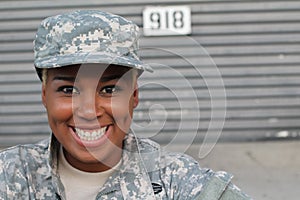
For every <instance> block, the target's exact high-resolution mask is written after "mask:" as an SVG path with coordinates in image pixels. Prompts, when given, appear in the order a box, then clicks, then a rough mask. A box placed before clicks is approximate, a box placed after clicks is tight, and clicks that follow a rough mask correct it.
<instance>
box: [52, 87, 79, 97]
mask: <svg viewBox="0 0 300 200" xmlns="http://www.w3.org/2000/svg"><path fill="white" fill-rule="evenodd" d="M57 91H59V92H63V93H64V94H67V95H74V94H79V90H78V89H77V88H75V87H73V86H62V87H59V88H58V90H57Z"/></svg>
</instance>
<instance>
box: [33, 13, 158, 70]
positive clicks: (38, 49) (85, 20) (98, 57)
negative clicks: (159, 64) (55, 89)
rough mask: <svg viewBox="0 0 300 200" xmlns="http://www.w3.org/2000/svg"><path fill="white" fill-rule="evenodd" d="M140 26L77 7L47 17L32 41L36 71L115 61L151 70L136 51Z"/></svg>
mask: <svg viewBox="0 0 300 200" xmlns="http://www.w3.org/2000/svg"><path fill="white" fill-rule="evenodd" d="M138 38H139V28H138V26H137V25H136V24H134V23H133V22H131V21H129V20H127V19H125V18H123V17H121V16H118V15H114V14H111V13H107V12H102V11H98V10H79V11H74V12H71V13H66V14H61V15H57V16H52V17H49V18H46V19H45V20H43V21H42V23H41V24H40V26H39V27H38V30H37V33H36V37H35V40H34V65H35V67H36V69H37V70H39V69H43V68H55V67H62V66H68V65H73V64H84V63H101V64H115V65H122V66H127V67H132V68H136V69H139V70H140V71H145V70H146V71H152V69H151V67H150V66H148V65H146V64H145V63H143V62H142V61H141V60H140V58H139V56H138V54H137V51H138V48H139V46H138Z"/></svg>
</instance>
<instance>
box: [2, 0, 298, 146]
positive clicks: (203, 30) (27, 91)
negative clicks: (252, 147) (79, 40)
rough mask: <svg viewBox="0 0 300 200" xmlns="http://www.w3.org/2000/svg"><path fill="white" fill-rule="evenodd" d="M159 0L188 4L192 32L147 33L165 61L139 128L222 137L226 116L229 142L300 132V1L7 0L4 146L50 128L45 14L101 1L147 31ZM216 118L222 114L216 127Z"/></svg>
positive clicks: (149, 88)
mask: <svg viewBox="0 0 300 200" xmlns="http://www.w3.org/2000/svg"><path fill="white" fill-rule="evenodd" d="M158 5H160V6H174V5H187V6H189V7H190V8H191V14H192V15H191V16H192V18H191V19H192V33H191V34H190V35H188V36H143V35H142V37H141V41H140V44H141V49H142V51H141V52H140V53H141V56H142V58H143V60H144V61H145V62H148V63H156V64H155V65H154V68H155V71H156V72H155V73H154V74H145V75H144V76H143V77H142V79H141V84H142V87H141V91H140V96H141V100H140V105H139V107H138V108H137V109H136V114H135V116H134V123H135V127H138V126H142V127H146V128H145V129H144V130H145V131H143V130H142V129H141V128H140V129H138V128H137V130H138V131H137V132H138V133H139V134H141V135H143V136H146V137H150V136H151V137H153V138H154V139H155V140H158V141H160V142H169V141H170V140H171V139H173V138H174V137H175V136H179V137H178V138H180V139H183V140H184V138H186V137H188V138H195V139H196V140H197V141H201V140H202V139H203V138H204V137H205V135H206V134H210V135H214V134H215V136H216V137H217V136H218V130H219V129H220V128H222V127H220V126H221V125H222V122H224V127H223V131H222V134H221V137H220V140H221V141H244V140H258V139H268V138H278V137H279V138H281V137H284V138H299V131H298V130H299V126H300V125H299V119H300V114H299V113H300V112H299V111H300V94H299V93H300V90H299V85H300V68H299V63H300V56H299V55H300V47H299V43H300V34H299V33H300V26H299V24H300V14H299V13H300V12H299V11H300V2H299V1H275V0H274V1H269V0H268V1H267V0H265V1H242V0H241V1H204V0H197V1H196V0H187V1H179V0H177V1H175V0H152V1H147V0H146V1H142V0H134V1H127V0H117V1H114V2H103V1H102V2H100V1H94V0H86V1H66V0H62V1H0V146H10V145H14V144H19V143H28V142H34V141H37V140H40V139H42V138H45V137H48V135H49V131H50V130H49V128H48V125H47V117H46V113H45V109H44V108H43V106H42V104H41V98H40V89H41V85H40V82H39V80H38V78H37V76H36V74H35V71H34V68H33V51H32V48H33V45H32V41H33V38H34V34H35V31H36V29H37V26H38V24H39V23H40V22H41V20H42V19H44V18H45V17H47V16H50V15H55V14H59V13H63V12H68V11H71V10H77V9H99V10H103V11H109V12H112V13H115V14H120V15H123V16H124V17H126V18H128V19H130V20H132V21H135V22H136V23H137V24H138V25H139V26H140V27H141V33H142V28H143V20H142V13H143V9H144V8H145V7H146V6H158ZM193 42H196V43H197V44H199V45H195V43H193ZM199 49H200V50H201V52H199ZM205 52H206V53H207V55H204V53H205ZM201 55H202V57H201ZM208 55H209V56H208ZM209 58H211V59H212V61H211V60H209ZM158 63H160V64H161V65H159V64H158ZM191 63H192V64H193V65H192V66H191ZM197 63H199V65H197ZM214 64H215V65H214ZM195 65H196V66H195ZM195 67H196V68H197V70H196V71H195ZM215 67H216V68H215ZM170 69H173V72H172V73H173V74H170V71H168V70H170ZM216 69H217V71H216ZM198 70H199V71H198ZM217 72H219V73H220V74H216V73H217ZM176 73H177V74H176ZM219 75H220V76H219ZM180 77H181V79H180ZM179 79H180V80H179ZM182 79H186V80H187V82H184V81H183V80H182ZM162 80H163V81H162ZM220 81H222V82H223V83H224V85H222V84H221V82H220ZM144 83H145V85H143V84H144ZM150 83H151V84H150ZM155 83H156V84H155ZM162 83H168V84H170V85H168V86H166V85H163V84H162ZM181 83H188V84H187V85H184V84H181ZM208 83H209V84H208ZM191 88H192V89H191ZM223 89H225V97H226V102H225V103H226V107H224V105H225V104H224V90H223ZM212 94H213V100H214V101H213V103H212V98H211V97H212ZM196 100H197V101H196ZM195 103H196V104H195ZM195 105H196V106H195ZM212 105H213V107H212ZM149 107H151V109H150V110H149ZM225 108H226V113H225V114H226V120H225V121H224V118H223V117H224V109H225ZM199 111H200V112H199ZM199 113H200V117H199ZM151 116H152V117H156V118H153V119H151V118H150V117H151ZM212 120H213V121H214V122H218V123H216V124H214V125H215V127H211V129H209V130H210V131H209V132H207V130H208V127H209V126H210V123H211V121H212ZM162 122H165V123H162ZM195 124H196V125H197V129H195ZM149 125H151V126H149ZM158 130H161V132H159V131H158ZM178 130H179V131H178ZM179 141H180V140H179Z"/></svg>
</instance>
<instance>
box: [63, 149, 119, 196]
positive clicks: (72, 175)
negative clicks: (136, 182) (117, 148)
mask: <svg viewBox="0 0 300 200" xmlns="http://www.w3.org/2000/svg"><path fill="white" fill-rule="evenodd" d="M58 163H59V166H58V171H59V174H60V178H61V181H62V183H63V185H64V187H65V193H66V198H67V200H77V199H78V200H82V199H95V198H96V196H97V194H98V192H99V191H100V189H101V188H102V186H103V185H104V183H105V182H106V180H107V179H108V178H109V177H110V176H111V175H112V174H113V173H114V172H115V171H116V170H117V169H118V168H119V166H120V164H121V162H119V163H118V164H117V165H116V166H115V167H114V168H112V169H109V170H107V171H104V172H97V173H91V172H84V171H81V170H78V169H76V168H74V167H73V166H72V165H70V164H69V163H68V161H67V160H66V158H65V156H64V154H63V151H62V148H61V149H60V153H59V162H58Z"/></svg>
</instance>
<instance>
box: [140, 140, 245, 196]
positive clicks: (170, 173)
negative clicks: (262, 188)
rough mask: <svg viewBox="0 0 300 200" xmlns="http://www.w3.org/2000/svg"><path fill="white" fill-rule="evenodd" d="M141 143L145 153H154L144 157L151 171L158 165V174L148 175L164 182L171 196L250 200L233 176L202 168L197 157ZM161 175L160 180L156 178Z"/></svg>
mask: <svg viewBox="0 0 300 200" xmlns="http://www.w3.org/2000/svg"><path fill="white" fill-rule="evenodd" d="M139 143H140V146H142V147H143V148H142V152H152V153H151V154H145V156H143V158H144V159H146V165H147V167H149V166H151V165H154V164H153V163H156V168H155V169H156V171H155V170H153V171H148V172H150V177H151V179H152V181H154V182H160V181H162V183H163V185H165V187H166V188H165V190H166V192H167V193H169V195H170V196H173V197H174V198H186V199H224V200H225V199H226V200H227V199H250V198H249V197H248V196H247V195H245V194H244V193H243V192H242V191H241V190H240V189H239V188H238V187H236V186H235V185H234V184H232V182H231V180H232V178H233V176H232V175H231V174H229V173H227V172H224V171H218V172H215V171H213V170H211V169H209V168H202V167H200V165H199V163H198V162H197V161H196V160H195V159H194V158H193V157H191V156H189V155H187V154H184V153H177V152H168V151H163V150H162V149H161V148H160V146H159V144H157V143H155V142H153V141H151V140H148V139H141V140H140V141H139ZM154 152H156V153H154ZM147 157H148V158H147ZM147 160H149V161H148V162H147ZM151 160H152V163H151V162H150V161H151ZM152 169H153V168H152ZM157 173H159V178H158V177H156V175H155V174H157ZM155 179H156V180H155ZM159 179H160V180H159Z"/></svg>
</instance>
